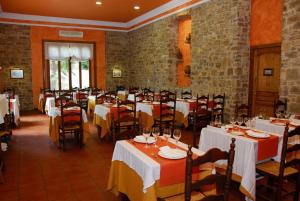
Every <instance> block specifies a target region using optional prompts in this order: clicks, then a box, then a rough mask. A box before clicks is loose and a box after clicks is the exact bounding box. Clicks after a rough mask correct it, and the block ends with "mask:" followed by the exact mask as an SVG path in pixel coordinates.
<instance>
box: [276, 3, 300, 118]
mask: <svg viewBox="0 0 300 201" xmlns="http://www.w3.org/2000/svg"><path fill="white" fill-rule="evenodd" d="M280 97H281V98H287V99H288V110H289V111H291V112H297V113H300V1H299V0H284V10H283V29H282V46H281V74H280Z"/></svg>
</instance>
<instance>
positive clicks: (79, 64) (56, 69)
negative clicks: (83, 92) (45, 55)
mask: <svg viewBox="0 0 300 201" xmlns="http://www.w3.org/2000/svg"><path fill="white" fill-rule="evenodd" d="M49 66H50V68H49V70H50V72H49V75H50V79H49V80H50V89H52V90H53V89H55V90H69V89H72V88H75V87H77V88H86V87H89V86H90V61H89V60H85V61H72V58H69V59H66V60H60V61H55V60H49Z"/></svg>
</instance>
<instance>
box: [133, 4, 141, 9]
mask: <svg viewBox="0 0 300 201" xmlns="http://www.w3.org/2000/svg"><path fill="white" fill-rule="evenodd" d="M133 8H134V10H140V8H141V7H139V6H138V5H136V6H134V7H133Z"/></svg>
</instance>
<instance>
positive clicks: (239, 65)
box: [129, 0, 250, 116]
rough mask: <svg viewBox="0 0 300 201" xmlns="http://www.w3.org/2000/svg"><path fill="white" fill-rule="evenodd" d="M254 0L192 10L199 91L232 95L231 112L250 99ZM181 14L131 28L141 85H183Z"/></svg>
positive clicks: (133, 64)
mask: <svg viewBox="0 0 300 201" xmlns="http://www.w3.org/2000/svg"><path fill="white" fill-rule="evenodd" d="M249 10H250V2H249V1H243V0H224V1H223V0H222V1H221V0H211V1H209V2H207V3H204V4H202V5H200V6H199V7H197V8H193V9H191V11H190V13H191V18H192V42H191V49H192V67H191V83H192V84H191V87H190V88H191V89H192V90H193V92H194V93H199V94H208V93H209V94H210V95H212V94H213V93H215V94H219V93H224V92H225V93H226V96H227V97H226V106H225V107H226V108H225V112H226V114H227V116H229V115H232V114H233V112H234V107H235V104H236V102H239V103H247V101H248V82H249V77H248V76H249V61H250V56H249V55H250V50H249V15H250V11H249ZM177 30H178V21H177V19H176V15H173V16H170V17H168V18H164V19H162V20H159V21H157V22H155V23H152V24H150V25H147V26H145V27H142V28H140V29H138V30H135V31H131V32H129V45H130V60H129V68H130V72H131V80H133V81H134V84H135V85H136V86H151V87H152V88H153V87H154V88H165V89H167V88H170V89H174V88H175V89H177V90H178V91H180V90H181V89H179V88H178V87H177V85H176V83H177V75H176V73H177V72H176V61H177V60H176V50H177V37H178V35H177V34H178V31H177Z"/></svg>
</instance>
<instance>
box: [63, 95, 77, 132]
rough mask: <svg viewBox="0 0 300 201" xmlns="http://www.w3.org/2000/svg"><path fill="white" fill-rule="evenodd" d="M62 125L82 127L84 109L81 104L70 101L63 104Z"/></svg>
mask: <svg viewBox="0 0 300 201" xmlns="http://www.w3.org/2000/svg"><path fill="white" fill-rule="evenodd" d="M60 109H61V127H62V129H64V128H65V127H73V126H77V127H79V128H81V129H82V109H81V107H80V105H79V104H76V103H74V102H73V101H69V102H67V103H65V104H62V106H61V108H60Z"/></svg>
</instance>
